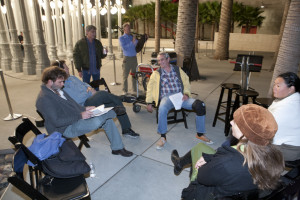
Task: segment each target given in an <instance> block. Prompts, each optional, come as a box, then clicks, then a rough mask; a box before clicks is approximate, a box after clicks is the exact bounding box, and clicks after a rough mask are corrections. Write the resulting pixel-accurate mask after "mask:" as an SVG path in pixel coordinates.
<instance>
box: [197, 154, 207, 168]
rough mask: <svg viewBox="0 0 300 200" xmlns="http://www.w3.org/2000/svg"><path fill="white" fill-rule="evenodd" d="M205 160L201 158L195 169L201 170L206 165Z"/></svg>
mask: <svg viewBox="0 0 300 200" xmlns="http://www.w3.org/2000/svg"><path fill="white" fill-rule="evenodd" d="M205 163H206V162H205V160H204V158H203V156H201V158H200V159H199V160H198V161H197V162H196V164H195V168H196V169H199V168H200V167H201V166H203V165H204V164H205Z"/></svg>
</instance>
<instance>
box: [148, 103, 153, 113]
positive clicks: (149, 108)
mask: <svg viewBox="0 0 300 200" xmlns="http://www.w3.org/2000/svg"><path fill="white" fill-rule="evenodd" d="M147 111H148V112H150V113H152V112H153V107H152V104H148V105H147Z"/></svg>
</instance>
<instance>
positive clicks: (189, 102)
mask: <svg viewBox="0 0 300 200" xmlns="http://www.w3.org/2000/svg"><path fill="white" fill-rule="evenodd" d="M157 60H158V63H159V65H160V68H159V69H158V70H156V71H154V72H153V73H152V75H151V76H150V80H149V83H148V85H147V94H146V103H147V110H148V111H149V112H153V108H152V102H153V101H155V104H156V106H158V104H159V107H158V127H157V132H158V134H160V135H161V138H160V140H159V141H158V142H157V144H156V148H157V149H161V148H163V147H164V145H165V143H166V142H167V139H166V133H167V130H168V129H167V125H168V122H167V117H168V112H169V111H170V110H171V109H172V108H174V105H173V103H172V102H171V100H170V98H169V96H170V95H172V94H176V93H179V92H180V93H182V94H183V97H182V101H183V102H182V108H185V109H188V110H194V111H195V112H196V129H197V135H196V138H198V139H200V140H203V141H204V142H206V143H207V144H213V142H212V141H211V140H210V139H208V138H207V137H206V136H205V135H204V133H205V132H206V130H205V114H206V108H205V104H204V102H202V101H200V100H198V99H193V98H189V96H190V95H191V92H190V87H191V85H190V83H189V77H188V76H187V75H186V74H185V73H184V71H182V70H181V69H180V68H179V67H178V66H174V65H171V64H170V56H169V54H168V53H166V52H160V53H159V54H158V56H157ZM159 102H160V103H159Z"/></svg>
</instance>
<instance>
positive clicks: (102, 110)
mask: <svg viewBox="0 0 300 200" xmlns="http://www.w3.org/2000/svg"><path fill="white" fill-rule="evenodd" d="M113 108H114V107H107V108H104V105H100V106H98V107H96V108H94V109H92V110H91V111H92V112H93V117H95V116H100V115H103V114H105V113H107V112H108V111H110V110H111V109H113Z"/></svg>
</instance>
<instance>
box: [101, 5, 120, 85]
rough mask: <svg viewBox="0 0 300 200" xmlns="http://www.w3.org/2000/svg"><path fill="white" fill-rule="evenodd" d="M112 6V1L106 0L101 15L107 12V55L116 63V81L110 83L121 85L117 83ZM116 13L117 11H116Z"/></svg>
mask: <svg viewBox="0 0 300 200" xmlns="http://www.w3.org/2000/svg"><path fill="white" fill-rule="evenodd" d="M110 6H111V1H107V0H106V1H105V5H104V6H103V8H102V9H101V11H100V13H101V15H105V14H106V13H107V24H108V30H107V32H108V53H107V57H108V59H110V60H113V65H114V82H113V83H110V85H119V84H120V83H117V80H116V62H115V54H114V53H113V46H112V36H111V18H110V14H111V12H112V14H113V13H114V11H113V8H115V7H113V8H112V10H111V8H110ZM115 13H116V12H115Z"/></svg>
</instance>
